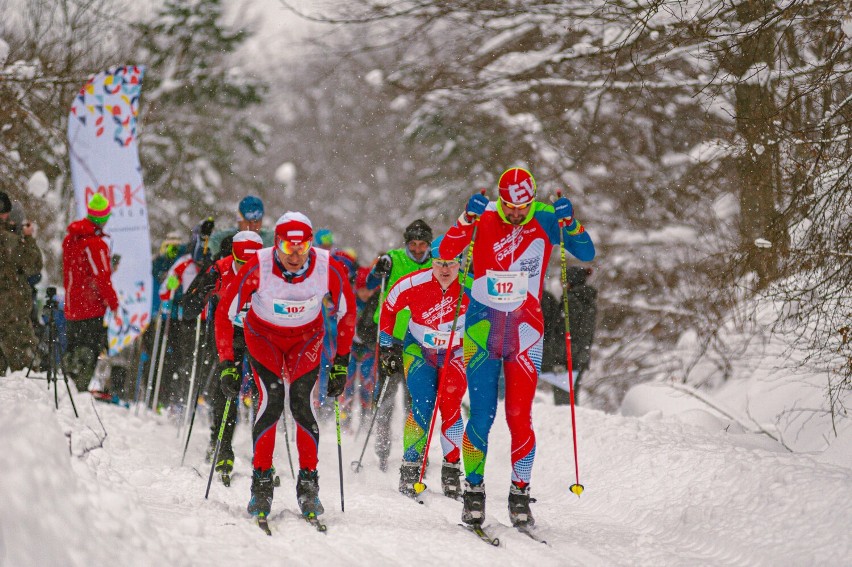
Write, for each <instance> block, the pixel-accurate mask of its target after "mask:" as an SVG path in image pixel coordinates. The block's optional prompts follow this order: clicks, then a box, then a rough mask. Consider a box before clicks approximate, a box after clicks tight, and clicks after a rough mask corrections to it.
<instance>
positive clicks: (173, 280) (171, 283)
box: [166, 276, 180, 291]
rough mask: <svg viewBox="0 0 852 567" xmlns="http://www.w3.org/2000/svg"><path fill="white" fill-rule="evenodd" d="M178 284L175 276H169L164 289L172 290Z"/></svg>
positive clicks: (178, 281)
mask: <svg viewBox="0 0 852 567" xmlns="http://www.w3.org/2000/svg"><path fill="white" fill-rule="evenodd" d="M179 285H180V280H179V279H178V278H177V276H169V279H167V280H166V289H168V290H169V291H174V290H176V289H177V288H178V286H179Z"/></svg>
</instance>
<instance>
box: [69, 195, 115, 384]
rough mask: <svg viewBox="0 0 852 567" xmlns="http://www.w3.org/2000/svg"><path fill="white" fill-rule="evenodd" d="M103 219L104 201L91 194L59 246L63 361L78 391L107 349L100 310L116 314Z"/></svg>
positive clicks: (107, 207)
mask: <svg viewBox="0 0 852 567" xmlns="http://www.w3.org/2000/svg"><path fill="white" fill-rule="evenodd" d="M109 216H110V204H109V201H107V199H106V198H105V197H104V196H103V195H101V194H100V193H96V194H95V195H93V196H92V198H91V199H90V200H89V204H88V208H87V215H86V218H83V219H80V220H78V221H74V222H72V223H71V224H70V225H68V234H67V235H66V236H65V240H63V241H62V255H63V258H62V273H63V278H64V282H65V318H66V320H67V325H68V327H67V332H68V352H67V353H66V355H65V357H64V359H63V360H64V363H65V370H66V371H67V372H68V374H69V375H70V376H71V377H73V378H74V383H75V384H76V385H77V389H78V390H80V391H86V390H87V389H88V387H89V382H90V381H91V379H92V376H93V374H94V372H95V363H96V362H97V360H98V356H99V355H100V354H101V352H103V350H104V349H106V347H107V328H106V326H105V323H104V315H105V314H106V310H107V308H109V309H111V310H112V311H117V310H118V296H117V295H116V293H115V289H114V288H113V287H112V266H111V264H110V254H109V247H108V246H107V243H106V242H105V241H104V237H106V236H107V235H106V234H105V233H104V231H103V227H104V225H105V224H106V222H107V220H109Z"/></svg>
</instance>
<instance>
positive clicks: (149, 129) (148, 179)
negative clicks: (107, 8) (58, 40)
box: [139, 0, 265, 237]
mask: <svg viewBox="0 0 852 567" xmlns="http://www.w3.org/2000/svg"><path fill="white" fill-rule="evenodd" d="M221 18H222V3H221V2H220V0H189V1H186V0H168V1H167V2H166V3H165V4H164V5H163V7H162V9H161V10H160V11H159V13H158V14H157V15H156V16H155V17H154V18H153V20H152V21H150V22H147V23H144V24H141V25H139V31H140V33H141V42H140V45H141V56H140V58H139V62H140V64H143V65H145V66H146V67H147V73H146V76H145V79H144V88H143V93H142V104H143V111H142V113H141V121H142V122H144V124H142V125H141V126H140V148H141V154H142V155H141V161H142V166H143V168H144V174H145V175H144V180H145V185H146V190H147V193H148V202H149V212H150V218H151V225H152V231H153V233H154V235H162V234H163V233H164V232H166V231H167V230H168V229H169V226H167V224H168V223H169V222H170V221H171V222H172V223H174V222H175V221H176V220H177V221H179V222H180V223H181V224H182V225H183V227H184V228H187V227H190V226H192V225H194V224H195V223H196V222H198V220H199V219H200V217H202V216H204V215H207V214H210V213H211V212H213V213H215V212H225V211H227V212H228V213H229V214H230V213H232V202H233V201H234V198H233V197H232V196H231V195H232V194H233V191H234V190H235V189H238V190H239V191H240V194H242V192H243V191H245V192H246V193H248V192H249V191H251V190H252V188H253V185H252V183H253V182H252V179H251V175H250V173H249V169H248V165H249V164H247V163H246V160H247V157H249V156H251V155H252V154H256V153H258V152H259V151H260V150H262V149H263V148H264V146H265V140H264V136H263V133H262V127H261V125H260V124H258V123H256V122H254V121H253V120H252V119H251V109H252V107H254V106H256V105H259V104H260V103H261V102H262V100H263V95H264V92H265V86H264V85H263V84H262V83H261V82H259V81H257V80H254V79H252V78H250V77H247V76H245V75H244V74H243V73H242V72H241V70H240V69H239V67H237V66H236V65H235V62H234V58H233V54H234V52H235V51H236V50H237V48H238V47H239V46H240V45H241V44H242V43H243V42H244V41H245V40H246V38H247V37H248V36H247V33H246V32H245V31H244V30H239V31H230V30H228V29H226V28H225V27H224V26H223V25H222V24H221V23H220V20H221ZM229 192H230V194H229ZM225 195H228V197H225ZM223 201H224V202H223ZM155 237H156V236H155Z"/></svg>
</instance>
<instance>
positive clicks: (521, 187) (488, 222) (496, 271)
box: [440, 167, 595, 526]
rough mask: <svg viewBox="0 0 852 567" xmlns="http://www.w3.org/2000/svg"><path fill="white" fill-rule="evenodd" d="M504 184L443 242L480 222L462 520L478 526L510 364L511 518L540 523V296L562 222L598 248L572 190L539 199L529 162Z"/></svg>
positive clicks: (567, 237) (470, 321) (464, 237)
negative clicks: (534, 505) (534, 495)
mask: <svg viewBox="0 0 852 567" xmlns="http://www.w3.org/2000/svg"><path fill="white" fill-rule="evenodd" d="M498 186H499V198H498V199H497V201H496V202H492V201H489V200H488V198H487V197H485V196H484V195H481V194H479V193H477V194H476V195H473V196H472V197H471V198H470V200H469V201H468V204H467V207H466V210H465V212H464V213H463V214H462V215H461V216H460V217H459V220H458V222H457V223H456V224H455V225H454V226H453V227H451V228H450V230H449V231H447V234H446V236H445V238H444V240H443V241H442V242H441V245H440V251H441V256H442V257H454V256H455V255H457V254H459V253H460V252H461V251H462V250H463V249H464V248H465V247H466V246H467V245H468V244H470V243H471V239H472V237H473V234H474V227H475V226H476V225H478V229H477V232H476V239H475V241H474V243H473V252H472V254H473V278H474V282H473V286H472V288H471V292H470V295H471V300H470V305H469V306H468V309H467V316H466V318H465V336H464V360H465V368H466V371H467V381H468V390H469V394H470V419H469V420H468V423H467V427H466V429H465V433H464V438H463V440H462V443H463V449H462V452H463V454H464V468H465V474H466V479H465V481H466V482H465V491H464V509H463V511H462V521H463V522H465V523H467V524H474V525H475V524H481V523H482V522H483V519H484V518H485V485H484V473H485V457H486V453H487V451H488V434H489V432H490V430H491V425H492V424H493V422H494V416H495V414H496V408H497V380H498V376H499V374H500V366H501V364H502V366H503V371H504V373H505V377H506V400H505V404H506V421H507V422H508V425H509V431H510V434H511V455H512V483H511V485H510V487H509V517H510V519H511V520H512V524H513V525H516V526H524V525H527V526H531V525H532V524H533V522H534V520H533V516H532V514H531V513H530V476H531V473H532V466H533V459H534V457H535V434H534V433H533V428H532V415H531V412H532V401H533V396H534V394H535V388H536V383H537V381H538V373H539V365H540V364H541V349H542V334H543V329H544V324H543V321H542V315H541V309H540V306H539V302H540V298H541V291H542V287H543V285H542V284H543V281H544V276H545V271H546V268H547V263H548V260H549V258H550V253H551V251H552V249H553V247H554V246H559V242H560V224H559V223H560V221H561V222H563V226H562V228H561V231H562V238H563V239H564V242H565V249H566V250H567V251H568V252H570V253H571V254H573V255H574V256H575V257H577V258H578V259H579V260H581V261H584V262H587V261H589V260H591V259H592V258H594V256H595V247H594V244H593V243H592V239H591V238H590V237H589V235H588V233H586V232H585V230H584V229H583V226H582V225H581V224H580V223H579V221H577V219H575V218H574V211H573V207H572V205H571V202H570V201H569V200H568V199H567V198H565V197H561V198H559V199H557V200H556V202H555V203H554V204H553V205H552V206H551V205H547V204H544V203H541V202H537V201H536V200H535V195H536V185H535V179H533V176H532V175H531V174H530V172H529V171H527V170H525V169H522V168H517V167H516V168H511V169H508V170H507V171H505V172H504V173H503V175H501V176H500V180H499V183H498ZM477 219H478V221H477Z"/></svg>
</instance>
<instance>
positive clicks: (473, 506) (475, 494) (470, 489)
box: [462, 481, 485, 526]
mask: <svg viewBox="0 0 852 567" xmlns="http://www.w3.org/2000/svg"><path fill="white" fill-rule="evenodd" d="M463 502H464V508H462V522H464V523H465V524H468V525H471V526H481V525H482V522H484V521H485V485H484V484H475V485H474V484H470V483H469V482H467V481H465V483H464V495H463Z"/></svg>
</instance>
